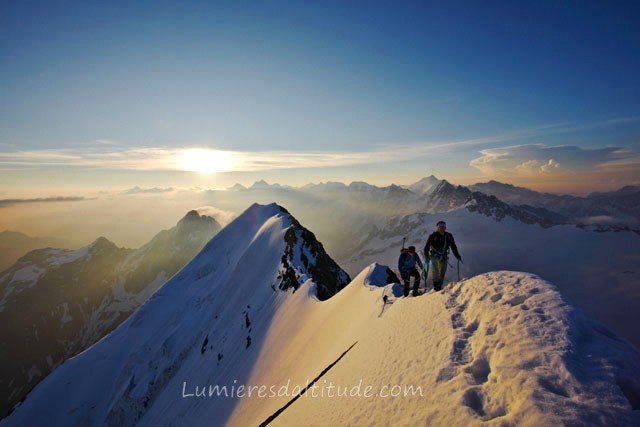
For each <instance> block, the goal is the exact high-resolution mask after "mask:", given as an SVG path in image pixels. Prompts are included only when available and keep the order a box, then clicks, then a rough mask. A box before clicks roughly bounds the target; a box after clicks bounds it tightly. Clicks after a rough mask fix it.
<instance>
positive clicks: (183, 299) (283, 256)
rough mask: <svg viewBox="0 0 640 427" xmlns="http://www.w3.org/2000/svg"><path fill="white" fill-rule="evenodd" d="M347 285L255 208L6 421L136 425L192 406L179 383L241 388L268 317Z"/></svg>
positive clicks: (320, 252)
mask: <svg viewBox="0 0 640 427" xmlns="http://www.w3.org/2000/svg"><path fill="white" fill-rule="evenodd" d="M349 281H350V279H349V276H348V275H347V274H346V273H344V272H343V271H342V270H341V269H340V268H339V267H338V266H337V265H336V264H335V262H333V260H332V259H331V258H330V257H329V256H328V255H327V254H326V253H325V252H324V249H323V246H322V244H320V242H318V241H317V240H316V239H315V236H314V235H313V233H311V232H310V231H308V230H306V229H305V228H304V227H303V226H302V225H301V224H300V223H299V222H298V221H297V220H296V219H295V218H294V217H293V216H292V215H291V214H290V213H289V212H288V211H286V210H285V209H284V208H282V207H280V206H279V205H277V204H275V203H273V204H270V205H266V206H265V205H259V204H254V205H252V206H251V207H249V208H248V209H247V210H246V211H245V212H244V213H242V214H241V215H240V216H239V217H238V218H236V219H235V220H234V221H233V222H232V223H230V224H229V225H228V226H227V227H225V228H224V229H223V230H222V231H221V232H220V233H218V234H217V235H216V236H215V237H214V238H213V239H211V240H210V241H209V243H208V244H207V245H206V246H205V247H204V248H203V249H202V251H201V252H200V253H199V254H198V255H196V257H195V258H193V260H192V261H191V262H189V263H188V264H187V265H186V266H185V267H184V268H182V270H180V271H179V272H178V273H177V274H176V275H174V276H173V277H172V278H171V279H170V280H169V281H168V282H167V283H165V285H163V286H162V287H161V288H160V289H159V290H158V291H157V292H156V293H155V294H153V296H151V298H149V299H148V300H147V302H146V303H145V304H144V305H143V306H142V307H140V309H138V311H136V312H135V313H134V314H133V315H132V316H131V317H129V318H128V319H127V320H126V321H125V322H124V323H122V324H121V325H120V326H119V327H118V328H117V329H116V330H115V331H113V332H112V333H111V334H109V335H108V336H106V337H105V338H104V339H102V340H101V341H99V342H98V343H96V344H95V345H94V346H93V347H91V348H90V349H89V350H87V351H85V352H83V353H81V354H80V355H78V356H77V357H74V358H72V359H70V360H68V361H67V362H66V363H64V364H63V365H61V366H60V367H59V368H58V369H57V370H56V371H55V372H54V373H53V374H52V375H50V376H48V377H46V378H45V379H44V380H43V381H42V382H41V383H40V384H38V386H36V388H35V389H34V391H33V392H32V393H30V394H29V395H28V396H27V399H26V400H25V402H24V403H23V405H21V406H20V407H19V409H18V410H17V411H16V412H15V414H14V415H13V416H11V417H9V419H8V423H9V425H12V424H11V423H13V422H17V423H18V424H21V425H24V420H27V421H26V423H27V424H30V423H31V424H40V423H51V422H52V423H54V424H55V423H56V422H57V423H58V424H62V423H65V424H74V425H78V424H83V423H85V424H86V423H88V424H91V425H114V424H136V423H138V422H139V421H140V420H141V418H142V417H143V415H144V416H145V417H146V416H147V415H149V417H150V419H151V420H156V421H157V420H158V419H161V418H162V416H163V415H162V414H164V413H166V412H167V411H169V412H171V407H173V405H178V406H179V407H181V408H184V405H185V404H186V405H187V407H189V408H190V407H191V406H190V402H189V401H185V400H182V399H179V398H178V399H177V398H176V395H175V392H176V390H179V389H180V384H181V383H182V381H191V382H195V381H198V380H200V379H203V378H208V379H209V380H211V381H214V380H217V381H220V383H227V382H229V383H230V382H231V381H232V380H233V379H238V380H242V377H239V375H240V374H241V373H242V375H248V374H249V372H250V369H251V367H252V366H253V362H252V360H254V359H255V357H256V355H257V352H258V351H260V349H261V348H262V345H263V344H264V340H265V338H264V337H265V334H267V332H268V331H269V330H270V324H271V322H272V318H273V317H274V316H277V315H281V314H280V313H285V314H282V315H286V313H288V312H289V310H293V309H291V308H290V309H289V310H284V309H283V310H280V307H282V306H283V304H288V307H297V308H296V309H297V310H304V307H306V306H307V305H309V304H311V305H313V304H320V302H319V301H318V300H319V299H325V298H328V297H330V296H331V295H333V294H334V293H335V292H336V291H338V290H339V289H341V288H343V287H344V286H345V285H346V284H347V283H348V282H349ZM301 287H305V290H306V292H295V290H296V289H299V288H301ZM292 288H293V290H294V292H292V290H291V289H292ZM314 291H315V292H314ZM294 294H295V295H294ZM315 294H317V296H316V295H315ZM290 326H291V327H292V328H295V327H297V324H296V323H295V322H294V323H291V324H290ZM98 366H99V367H101V369H99V370H96V367H98ZM228 375H233V376H235V378H231V377H228ZM89 379H90V380H89ZM98 384H99V386H97V385H98ZM160 401H162V403H158V402H160ZM155 404H157V405H155ZM151 405H155V408H156V410H157V412H155V411H151V412H154V414H153V415H150V414H147V412H148V409H149V408H150V406H151ZM223 406H225V405H223ZM33 407H37V408H40V409H38V410H36V411H33V410H32V408H33ZM229 408H230V407H229ZM14 416H15V418H14ZM158 417H160V418H158ZM45 420H46V421H45ZM63 420H64V421H63ZM148 423H150V424H154V422H153V421H148Z"/></svg>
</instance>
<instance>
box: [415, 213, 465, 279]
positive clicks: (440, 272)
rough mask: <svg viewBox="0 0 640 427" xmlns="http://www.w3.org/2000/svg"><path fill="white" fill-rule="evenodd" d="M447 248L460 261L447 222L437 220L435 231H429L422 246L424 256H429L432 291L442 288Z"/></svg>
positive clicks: (446, 261)
mask: <svg viewBox="0 0 640 427" xmlns="http://www.w3.org/2000/svg"><path fill="white" fill-rule="evenodd" d="M449 248H451V251H452V252H453V255H454V256H455V257H456V258H457V259H458V261H462V257H461V256H460V253H458V247H457V246H456V242H455V240H454V239H453V234H451V233H448V232H447V223H445V222H444V221H438V223H437V224H436V231H434V232H433V233H431V235H430V236H429V239H428V240H427V244H426V245H425V247H424V256H425V257H429V258H431V266H432V267H431V268H432V274H433V276H432V277H433V290H434V291H439V290H441V289H442V283H443V282H444V275H445V273H446V272H447V264H448V257H449Z"/></svg>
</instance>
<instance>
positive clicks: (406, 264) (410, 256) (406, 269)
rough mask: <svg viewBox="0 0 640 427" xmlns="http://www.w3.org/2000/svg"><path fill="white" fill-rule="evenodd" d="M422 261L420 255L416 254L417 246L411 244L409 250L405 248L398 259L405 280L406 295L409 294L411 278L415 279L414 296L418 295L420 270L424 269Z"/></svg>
mask: <svg viewBox="0 0 640 427" xmlns="http://www.w3.org/2000/svg"><path fill="white" fill-rule="evenodd" d="M416 264H417V265H419V266H420V270H418V269H417V268H416ZM422 268H423V267H422V261H421V260H420V256H419V255H418V254H416V247H415V246H409V248H408V249H407V250H403V251H402V253H401V254H400V258H399V259H398V270H400V276H401V277H402V280H403V281H404V296H405V297H407V296H409V288H410V285H411V278H412V277H413V278H414V281H413V296H414V297H416V296H418V287H419V286H420V271H422Z"/></svg>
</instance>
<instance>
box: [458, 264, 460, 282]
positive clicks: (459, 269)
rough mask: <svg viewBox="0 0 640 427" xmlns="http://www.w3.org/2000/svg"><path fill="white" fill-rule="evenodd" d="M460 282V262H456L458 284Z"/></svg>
mask: <svg viewBox="0 0 640 427" xmlns="http://www.w3.org/2000/svg"><path fill="white" fill-rule="evenodd" d="M459 281H460V260H458V282H459Z"/></svg>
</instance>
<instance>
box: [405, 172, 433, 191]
mask: <svg viewBox="0 0 640 427" xmlns="http://www.w3.org/2000/svg"><path fill="white" fill-rule="evenodd" d="M439 183H440V180H439V179H438V178H436V177H435V176H433V175H430V176H427V177H424V178H422V179H421V180H420V181H418V182H415V183H413V184H411V185H410V186H409V187H407V188H408V189H409V190H411V191H413V192H414V193H416V194H420V195H427V194H431V192H432V191H433V190H435V188H436V187H437V186H438V184H439Z"/></svg>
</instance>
